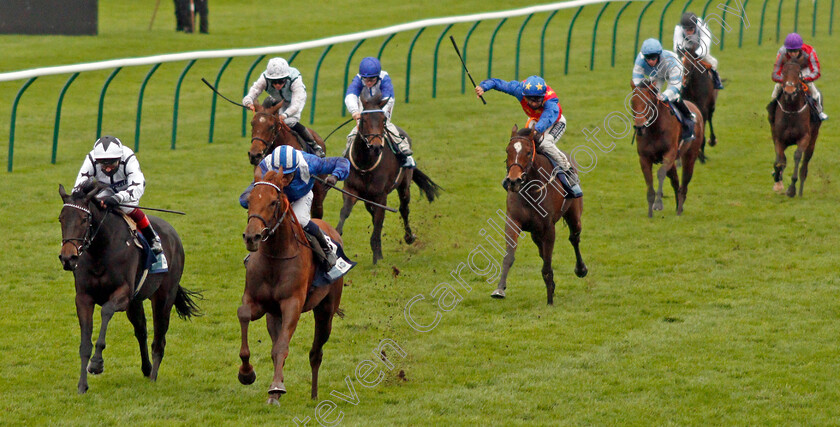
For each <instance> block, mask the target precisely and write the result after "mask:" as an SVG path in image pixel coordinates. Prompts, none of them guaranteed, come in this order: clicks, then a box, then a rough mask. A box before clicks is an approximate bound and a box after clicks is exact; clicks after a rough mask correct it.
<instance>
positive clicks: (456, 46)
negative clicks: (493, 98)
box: [449, 36, 487, 105]
mask: <svg viewBox="0 0 840 427" xmlns="http://www.w3.org/2000/svg"><path fill="white" fill-rule="evenodd" d="M449 40H452V47H454V48H455V53H457V54H458V59H460V60H461V65H463V66H464V71H466V72H467V76H469V78H470V83H472V85H473V87H476V84H475V80H473V78H472V74H470V70H468V69H467V63H466V62H464V57H462V56H461V51H460V50H459V49H458V44H456V43H455V37H452V36H449ZM479 98H481V102H483V103H484V105H487V101H485V100H484V97H483V96H479Z"/></svg>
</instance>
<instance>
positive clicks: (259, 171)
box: [254, 165, 263, 182]
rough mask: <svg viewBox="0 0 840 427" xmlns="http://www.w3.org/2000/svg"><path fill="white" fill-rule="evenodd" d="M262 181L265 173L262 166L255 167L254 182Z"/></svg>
mask: <svg viewBox="0 0 840 427" xmlns="http://www.w3.org/2000/svg"><path fill="white" fill-rule="evenodd" d="M262 179H263V173H262V169H261V168H260V165H257V166H254V182H257V181H261V180H262Z"/></svg>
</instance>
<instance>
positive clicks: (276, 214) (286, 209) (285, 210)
mask: <svg viewBox="0 0 840 427" xmlns="http://www.w3.org/2000/svg"><path fill="white" fill-rule="evenodd" d="M258 185H268V186H270V187H272V188H274V189H275V190H277V195H278V199H281V200H283V201H285V202H286V204H285V206H284V207H283V208H282V211H283V213H282V215H281V214H280V211H281V208H280V204H279V203H278V204H277V205H276V207H275V208H274V213H273V214H272V215H271V219H274V218H277V217H279V219H278V220H277V222H276V223H274V225H273V226H271V228H269V225H268V221H267V220H266V219H265V218H263V217H262V216H261V215H258V214H250V215H248V221H249V222H250V221H251V219H252V218H256V219H258V220H260V221H262V223H263V225H264V227H263V229H262V231H261V232H260V233H261V234H262V233H264V232H265V231H266V230H267V231H268V233H266V234H265V235H264V237H263V238H262V240H261V241H263V242H265V241H266V240H268V239H269V238H270V237H271V236H273V235H274V233H275V232H276V231H277V228H278V227H280V224H282V223H283V220H284V219H285V218H286V214H288V213H289V207H290V206H291V203H289V199H288V198H286V197H281V196H282V195H283V190H281V189H280V187H278V186H276V185H274V184H272V183H270V182H265V181H259V182H255V183H254V187H256V186H258Z"/></svg>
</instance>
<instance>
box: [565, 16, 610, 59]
mask: <svg viewBox="0 0 840 427" xmlns="http://www.w3.org/2000/svg"><path fill="white" fill-rule="evenodd" d="M609 5H610V3H609V2H607V3H604V6H602V7H601V10H600V11H599V12H598V16H597V17H596V18H595V26H594V28H593V29H592V49H590V53H589V71H592V70H593V69H594V68H595V35H596V34H597V33H598V22H600V21H601V15H603V14H604V11H605V10H607V6H609ZM566 50H567V51H568V49H566Z"/></svg>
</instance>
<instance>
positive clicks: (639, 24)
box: [633, 1, 653, 60]
mask: <svg viewBox="0 0 840 427" xmlns="http://www.w3.org/2000/svg"><path fill="white" fill-rule="evenodd" d="M652 4H653V2H652V1H651V2H648V3H647V4H646V5H645V7H643V8H642V11H641V12H639V21H638V22H637V23H636V41H635V42H634V43H633V59H634V60H635V58H636V52H638V51H639V32H640V31H641V30H642V18H644V17H645V12H647V10H648V8H649V7H650V6H651V5H652Z"/></svg>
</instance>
